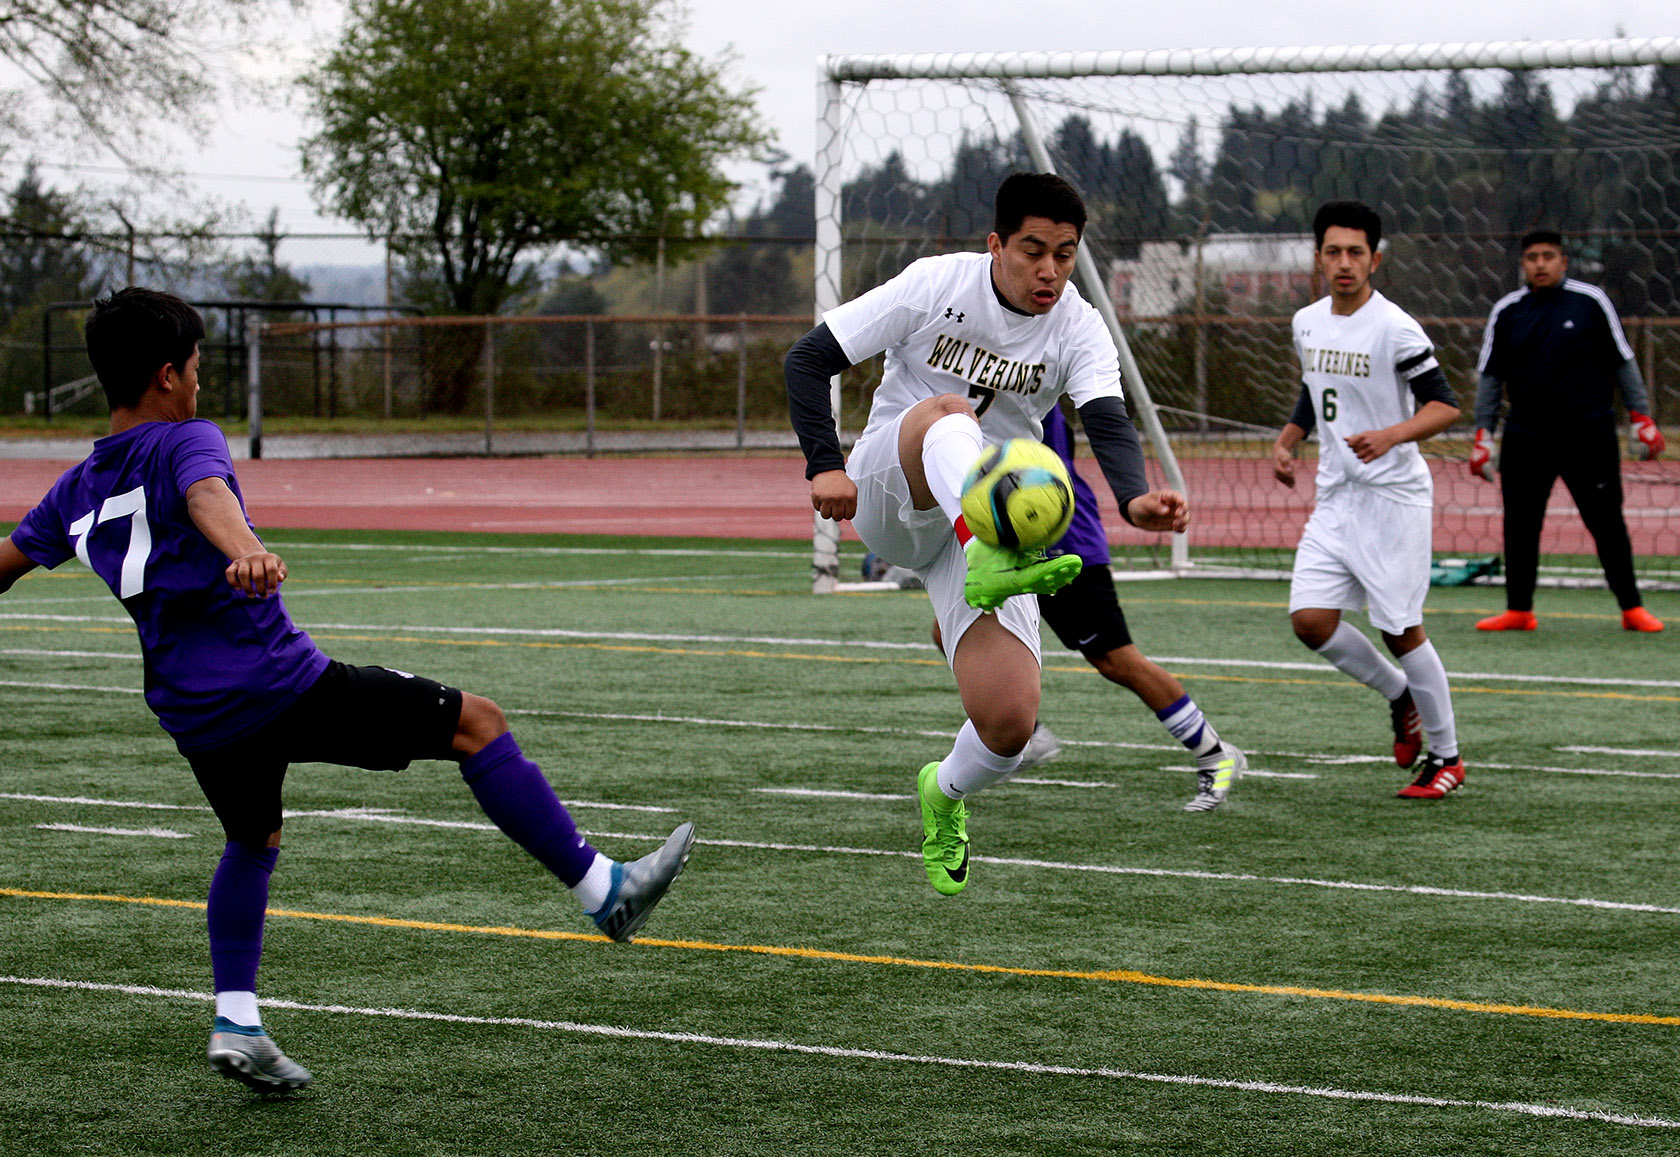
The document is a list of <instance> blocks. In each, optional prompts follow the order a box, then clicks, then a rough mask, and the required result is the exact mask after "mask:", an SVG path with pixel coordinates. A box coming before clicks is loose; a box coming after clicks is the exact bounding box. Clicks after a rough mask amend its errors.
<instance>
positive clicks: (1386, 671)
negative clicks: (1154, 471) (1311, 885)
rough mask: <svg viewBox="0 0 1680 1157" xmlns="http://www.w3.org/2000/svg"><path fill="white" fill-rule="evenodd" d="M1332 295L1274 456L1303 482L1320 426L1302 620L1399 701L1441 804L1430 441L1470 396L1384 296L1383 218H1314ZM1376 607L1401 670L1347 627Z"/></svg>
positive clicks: (1310, 312)
mask: <svg viewBox="0 0 1680 1157" xmlns="http://www.w3.org/2000/svg"><path fill="white" fill-rule="evenodd" d="M1313 238H1314V241H1315V244H1316V260H1317V262H1318V267H1319V271H1320V272H1321V273H1322V274H1323V275H1324V279H1325V281H1326V282H1328V283H1329V286H1330V293H1329V295H1328V296H1326V297H1323V298H1320V299H1319V300H1318V301H1315V302H1314V303H1313V304H1311V305H1309V306H1307V307H1306V308H1304V309H1301V310H1299V311H1297V312H1296V314H1295V320H1294V326H1293V328H1294V336H1295V352H1296V354H1297V355H1298V356H1299V358H1300V362H1301V395H1300V398H1299V399H1298V401H1297V402H1296V405H1295V412H1294V413H1293V414H1292V415H1291V416H1290V419H1289V422H1288V423H1287V424H1286V425H1285V426H1284V427H1283V430H1282V431H1281V432H1280V433H1279V434H1278V437H1277V442H1276V444H1275V445H1274V446H1273V448H1272V471H1273V473H1274V474H1275V475H1276V477H1277V479H1278V481H1279V482H1282V483H1283V484H1284V485H1285V486H1294V485H1295V462H1294V453H1295V448H1296V447H1297V446H1299V445H1300V443H1301V441H1302V439H1304V438H1305V437H1306V436H1307V434H1308V433H1309V432H1311V431H1312V429H1313V428H1314V426H1316V427H1317V428H1318V431H1319V457H1318V498H1317V501H1316V503H1315V505H1314V508H1313V512H1312V517H1311V518H1309V519H1308V520H1307V526H1306V530H1305V531H1303V532H1302V535H1301V542H1300V544H1299V545H1298V546H1297V547H1296V549H1295V570H1294V574H1293V576H1292V577H1291V579H1290V584H1289V620H1290V623H1291V625H1292V626H1293V627H1294V628H1295V637H1296V638H1298V639H1300V640H1301V642H1303V643H1305V644H1306V645H1307V646H1308V647H1311V648H1312V649H1313V650H1314V651H1316V652H1317V653H1318V654H1320V655H1322V656H1324V658H1326V659H1328V660H1329V661H1330V662H1331V663H1332V664H1333V665H1334V666H1335V667H1336V669H1337V670H1339V671H1341V672H1342V673H1343V674H1345V675H1348V676H1349V677H1351V678H1353V679H1356V680H1358V681H1359V682H1361V683H1363V684H1365V685H1366V686H1367V687H1370V688H1371V689H1373V690H1375V691H1377V692H1379V693H1380V694H1381V695H1382V696H1383V697H1384V698H1385V699H1387V700H1388V702H1389V714H1390V720H1391V722H1392V724H1393V727H1394V760H1395V762H1396V763H1398V764H1399V765H1400V766H1401V767H1405V768H1410V767H1413V766H1415V765H1416V763H1417V760H1418V756H1419V755H1420V754H1421V752H1422V747H1423V738H1424V735H1427V736H1428V741H1429V756H1428V759H1427V760H1426V761H1425V763H1424V765H1423V769H1422V770H1421V771H1420V772H1419V773H1418V776H1417V778H1416V780H1414V781H1413V782H1412V783H1409V784H1407V785H1406V786H1405V787H1403V788H1401V789H1400V792H1399V794H1400V795H1401V797H1403V798H1406V799H1440V798H1442V797H1443V796H1445V795H1446V794H1447V793H1448V792H1450V791H1452V790H1454V789H1455V788H1457V787H1458V786H1459V785H1461V784H1462V783H1463V782H1464V760H1463V759H1462V758H1460V756H1459V751H1458V732H1457V728H1456V724H1455V722H1454V719H1453V707H1452V694H1451V692H1450V691H1449V690H1448V687H1447V672H1446V669H1445V668H1444V667H1443V666H1442V664H1441V657H1440V656H1439V655H1438V654H1436V652H1435V645H1434V644H1433V643H1431V642H1430V641H1429V637H1428V636H1427V635H1426V634H1425V633H1424V629H1423V599H1424V596H1425V595H1426V594H1427V593H1428V592H1429V568H1430V562H1431V538H1432V535H1433V529H1434V513H1435V511H1434V503H1435V484H1434V481H1433V479H1432V478H1431V477H1430V474H1429V464H1428V463H1427V462H1425V461H1424V459H1423V454H1422V453H1421V452H1420V451H1419V450H1418V447H1417V443H1419V442H1420V441H1422V440H1423V439H1425V438H1430V437H1433V436H1434V435H1436V434H1439V433H1440V432H1441V431H1442V430H1445V429H1446V428H1447V427H1448V426H1450V425H1452V424H1453V422H1454V420H1456V419H1457V417H1458V400H1457V398H1456V397H1455V396H1454V395H1453V392H1452V387H1451V386H1449V385H1448V384H1447V379H1446V375H1445V374H1443V373H1442V372H1441V367H1440V364H1439V363H1438V362H1437V361H1436V360H1435V348H1434V346H1433V345H1432V344H1431V343H1430V341H1429V338H1428V337H1426V336H1425V335H1424V332H1423V328H1422V327H1421V326H1419V325H1418V323H1417V322H1416V321H1414V320H1413V319H1412V318H1411V316H1410V315H1408V314H1407V313H1406V312H1405V311H1404V310H1402V309H1401V308H1400V307H1399V306H1397V305H1395V304H1394V303H1393V302H1391V301H1389V300H1388V299H1387V298H1386V297H1384V296H1383V295H1382V294H1380V293H1378V292H1377V291H1376V289H1375V288H1374V287H1373V286H1372V285H1371V275H1372V274H1373V273H1375V272H1376V270H1377V267H1378V266H1380V265H1381V264H1382V253H1381V252H1380V251H1379V249H1378V246H1379V245H1380V244H1381V243H1382V218H1381V217H1379V216H1378V215H1377V213H1376V212H1375V211H1374V210H1373V209H1371V208H1370V207H1368V206H1366V205H1364V204H1361V203H1360V202H1358V201H1331V202H1329V203H1328V204H1325V205H1324V206H1322V207H1321V208H1320V209H1319V211H1318V213H1317V215H1316V216H1315V217H1314V218H1313ZM1360 609H1367V610H1368V613H1369V616H1370V620H1371V625H1372V626H1374V627H1376V628H1377V630H1378V631H1379V632H1381V634H1382V639H1383V644H1384V645H1385V646H1386V647H1387V648H1388V650H1389V652H1390V653H1391V654H1392V655H1393V656H1394V657H1395V658H1396V659H1397V660H1398V661H1399V666H1395V665H1394V664H1393V663H1390V662H1389V661H1388V660H1386V659H1384V658H1383V657H1382V655H1381V654H1380V653H1379V652H1378V651H1377V649H1376V647H1375V646H1373V645H1372V644H1371V641H1370V640H1369V639H1368V638H1366V637H1365V636H1364V635H1363V634H1361V633H1360V632H1359V631H1358V630H1356V629H1355V628H1354V627H1353V626H1352V624H1350V623H1347V622H1345V621H1344V620H1343V619H1342V614H1343V612H1344V611H1357V610H1360Z"/></svg>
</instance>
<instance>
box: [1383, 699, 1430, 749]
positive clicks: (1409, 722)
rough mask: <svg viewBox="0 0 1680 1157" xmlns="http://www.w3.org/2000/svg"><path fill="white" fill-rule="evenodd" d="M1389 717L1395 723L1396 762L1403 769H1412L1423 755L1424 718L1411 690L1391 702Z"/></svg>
mask: <svg viewBox="0 0 1680 1157" xmlns="http://www.w3.org/2000/svg"><path fill="white" fill-rule="evenodd" d="M1388 716H1389V719H1390V720H1391V721H1392V722H1393V723H1394V762H1395V763H1397V764H1399V765H1400V766H1401V767H1411V766H1413V765H1414V764H1416V763H1417V761H1418V756H1420V755H1422V754H1423V718H1422V717H1421V716H1420V715H1418V709H1417V704H1416V703H1414V702H1412V693H1411V691H1410V690H1406V691H1402V692H1400V698H1398V699H1392V700H1390V701H1389V704H1388Z"/></svg>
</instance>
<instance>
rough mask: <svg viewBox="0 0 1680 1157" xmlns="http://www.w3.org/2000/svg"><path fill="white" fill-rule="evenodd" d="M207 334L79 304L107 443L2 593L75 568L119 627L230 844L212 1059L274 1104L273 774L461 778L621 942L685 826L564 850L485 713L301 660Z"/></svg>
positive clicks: (426, 685) (280, 1086)
mask: <svg viewBox="0 0 1680 1157" xmlns="http://www.w3.org/2000/svg"><path fill="white" fill-rule="evenodd" d="M203 336H204V323H203V321H202V319H200V317H199V315H198V313H197V311H196V310H194V309H193V308H192V307H191V306H190V305H188V304H187V303H186V302H184V301H182V300H181V299H180V298H178V297H175V296H173V295H171V294H167V293H158V292H155V291H153V290H148V289H139V288H129V289H125V290H122V291H121V292H120V293H116V294H113V295H112V296H110V297H109V298H106V299H104V300H102V301H99V302H96V303H95V304H94V308H93V312H92V313H90V314H89V315H88V320H87V350H88V358H89V360H91V361H92V362H93V368H94V371H95V373H97V374H98V376H99V381H100V384H101V385H102V386H103V387H104V388H105V393H106V397H107V399H108V400H109V402H110V406H111V433H110V436H109V437H105V438H101V439H99V440H98V441H97V442H95V443H94V447H93V453H92V454H90V455H89V456H88V458H87V460H86V461H85V462H82V463H81V464H80V465H77V466H73V467H71V468H70V469H69V470H67V471H66V472H65V473H64V474H63V475H62V476H61V477H60V478H59V480H58V481H57V482H56V483H54V484H53V487H52V489H51V490H49V491H48V492H47V495H46V497H45V498H43V499H42V500H41V502H40V504H39V505H38V506H36V507H35V508H34V509H33V510H31V511H30V512H29V513H28V514H26V515H25V516H24V518H23V521H22V522H20V523H19V524H18V527H17V529H16V530H14V531H13V532H12V534H11V536H10V537H9V538H7V539H5V540H4V541H0V591H6V590H9V589H10V588H11V587H12V585H13V584H14V583H15V582H17V580H18V579H19V578H21V577H22V576H23V575H25V574H27V573H28V572H29V571H31V570H33V569H34V568H35V567H37V566H45V567H47V568H48V569H51V568H53V567H56V566H58V565H59V564H60V563H63V562H66V561H68V560H69V559H72V558H80V559H81V560H82V562H83V563H85V564H86V565H87V566H88V567H89V568H90V569H91V570H93V571H94V573H96V574H97V575H98V576H99V577H100V578H101V579H103V580H104V581H105V583H106V585H108V586H109V587H110V588H111V593H112V594H114V595H116V596H117V598H118V599H119V600H120V601H121V602H122V604H123V609H124V610H126V611H128V613H129V615H130V616H131V617H132V618H133V619H134V624H135V627H136V628H137V630H138V633H139V636H140V650H141V652H142V654H143V655H144V657H145V667H146V688H145V691H146V705H147V706H148V707H150V708H151V709H152V711H153V713H155V714H156V715H157V717H158V722H159V723H161V724H162V725H163V728H164V730H165V731H167V732H168V733H169V734H170V736H171V737H172V738H173V739H174V740H175V745H176V747H177V748H178V749H179V750H180V752H181V754H182V755H183V756H185V757H186V760H187V762H188V763H189V764H190V765H191V766H192V769H193V774H194V775H195V776H196V777H197V779H198V783H199V786H200V788H202V789H203V791H204V795H205V798H206V799H208V800H209V802H210V806H211V808H212V809H213V810H214V811H215V813H216V818H217V819H218V820H220V821H221V824H222V827H223V829H224V830H225V832H226V833H227V844H226V846H225V847H224V848H223V851H222V858H221V862H220V863H219V864H218V865H217V867H216V871H215V875H214V876H213V877H212V879H211V881H210V895H209V904H208V916H207V919H208V923H209V932H210V964H211V970H212V972H213V973H214V977H215V986H216V1015H215V1022H214V1025H213V1027H212V1028H211V1033H210V1047H209V1060H210V1063H211V1065H212V1066H214V1067H215V1068H216V1069H217V1070H218V1071H220V1072H222V1073H225V1074H226V1075H227V1076H230V1077H233V1078H235V1079H236V1080H240V1081H243V1082H244V1083H246V1084H248V1085H250V1086H252V1087H253V1088H256V1089H259V1090H261V1091H265V1092H279V1091H285V1090H289V1089H296V1088H301V1087H302V1086H303V1085H305V1084H307V1083H308V1082H309V1080H310V1074H309V1071H308V1070H307V1069H305V1068H303V1066H301V1065H299V1064H297V1063H295V1062H294V1061H292V1060H291V1059H290V1058H288V1057H287V1056H286V1055H285V1054H284V1053H282V1052H281V1051H280V1049H279V1048H278V1047H277V1046H276V1045H275V1043H274V1041H273V1040H272V1039H271V1038H270V1037H269V1036H268V1034H267V1032H265V1031H264V1029H263V1027H262V1019H261V1016H260V1015H259V1013H258V1011H257V997H256V981H257V966H258V964H259V962H260V960H261V957H262V942H263V920H264V916H265V914H266V912H267V908H268V886H269V876H270V875H271V874H272V873H273V871H274V865H275V862H276V860H277V858H278V857H279V854H280V825H281V805H280V792H281V784H282V783H283V781H284V780H285V777H286V768H287V765H288V764H291V763H298V762H319V763H338V764H345V765H348V766H351V767H363V768H369V769H374V770H384V771H400V770H402V769H403V768H405V767H407V766H408V765H409V763H410V761H412V760H415V759H438V760H450V761H453V762H455V763H458V764H460V766H461V775H462V777H463V778H464V779H465V780H466V782H467V785H468V787H470V788H471V790H472V793H473V795H474V796H475V797H476V798H477V800H478V803H479V806H480V807H482V808H483V809H484V813H485V814H486V815H487V816H489V817H490V819H491V820H493V821H494V822H495V824H496V826H497V827H498V828H500V829H501V830H502V831H503V832H505V833H506V834H507V835H508V836H509V837H510V838H511V839H513V840H514V841H515V842H516V843H518V844H519V845H520V846H521V847H523V848H524V849H525V850H526V851H527V852H529V853H530V854H531V855H532V856H534V857H535V858H536V859H537V860H538V861H539V862H540V863H541V864H542V865H543V866H544V867H546V868H547V869H548V870H549V871H551V872H553V873H554V874H555V875H556V876H558V877H559V878H560V880H561V882H562V883H564V884H565V885H566V886H567V887H568V888H570V889H571V891H572V894H573V895H574V896H575V897H577V899H578V900H579V901H580V902H581V904H582V905H583V909H584V911H585V912H586V913H587V914H588V915H590V916H591V917H593V919H594V921H595V924H596V926H597V927H599V928H600V929H601V931H603V932H605V933H606V934H607V935H609V936H611V937H612V938H613V939H615V940H628V939H630V937H631V935H632V934H633V933H634V932H635V931H636V929H637V928H639V927H640V926H641V924H642V923H643V922H644V921H645V920H646V919H647V916H648V913H649V912H650V911H651V910H652V909H653V906H654V905H655V904H657V903H658V902H659V899H660V897H661V896H663V895H664V894H665V891H666V889H667V888H669V887H670V885H671V882H672V880H674V879H675V878H676V876H677V873H678V872H680V871H681V870H682V867H683V863H684V862H685V861H686V860H687V858H688V851H689V848H690V846H691V845H692V843H693V840H694V826H693V825H692V824H686V823H685V824H682V825H681V826H679V827H678V828H677V830H676V831H675V832H673V833H672V834H671V836H670V838H669V839H668V840H666V842H665V843H664V845H663V846H662V847H660V848H659V849H658V850H657V851H655V852H653V853H651V854H650V855H647V856H644V857H643V858H641V859H639V860H636V861H633V862H631V863H619V862H617V861H614V860H610V859H608V858H607V857H606V856H604V855H602V854H601V853H599V852H597V851H596V850H595V849H594V848H592V847H591V846H590V845H589V844H588V843H587V842H585V840H584V839H583V837H582V836H580V835H579V834H578V831H577V828H576V826H575V825H574V824H573V822H572V818H571V816H570V814H569V813H568V812H567V811H566V808H565V806H564V805H562V804H561V802H560V801H559V800H558V799H557V798H555V795H554V789H553V788H552V787H550V786H549V783H548V780H547V779H546V778H544V776H543V773H542V769H541V768H539V767H538V766H537V765H536V764H535V763H532V762H531V761H530V760H529V759H527V758H526V757H525V755H524V753H523V752H521V751H520V749H519V744H518V743H517V742H516V741H515V740H514V738H513V735H512V734H511V733H510V732H509V731H508V725H507V717H506V716H505V715H503V713H502V710H501V708H500V707H498V706H496V704H495V703H493V702H491V701H490V700H489V699H485V698H483V697H481V696H478V695H472V694H469V693H467V692H463V691H458V690H456V689H455V688H453V687H446V686H444V685H443V684H441V683H435V682H433V681H432V680H430V679H423V678H420V677H419V676H416V675H410V674H407V673H406V672H402V671H395V670H388V669H386V668H384V667H351V666H347V665H346V664H344V663H338V662H334V661H333V660H332V659H329V658H328V657H327V656H326V655H325V654H323V653H322V652H321V651H320V650H319V649H317V648H316V646H315V644H314V642H313V641H312V640H311V639H310V638H309V636H308V635H307V634H305V633H304V632H303V631H301V630H299V629H298V628H297V627H296V626H295V625H294V624H293V623H292V620H291V616H290V615H288V614H287V613H286V608H285V605H284V603H283V602H282V601H281V598H280V584H281V583H282V582H284V581H285V579H286V564H285V562H284V561H282V560H281V558H280V556H279V555H276V554H275V553H273V552H272V551H270V550H269V549H268V548H267V547H266V546H264V545H263V543H262V542H261V540H259V539H258V538H257V535H256V532H255V530H254V529H253V528H252V526H251V523H250V521H249V519H248V518H247V517H246V514H245V503H244V499H243V497H242V496H241V494H240V491H239V481H238V479H237V478H235V477H234V472H233V463H232V461H231V460H230V458H229V455H228V449H227V440H226V439H225V438H224V437H223V436H222V432H221V430H220V429H218V428H217V427H216V425H215V424H214V423H212V422H207V421H203V420H200V419H196V418H195V417H194V415H195V414H196V412H197V407H198V364H199V353H198V342H199V339H201V338H202V337H203Z"/></svg>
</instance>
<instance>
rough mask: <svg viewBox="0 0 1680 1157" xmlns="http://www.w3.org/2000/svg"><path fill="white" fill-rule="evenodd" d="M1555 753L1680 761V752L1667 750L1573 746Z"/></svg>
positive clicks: (1555, 749) (1556, 749)
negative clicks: (1630, 756) (1629, 756)
mask: <svg viewBox="0 0 1680 1157" xmlns="http://www.w3.org/2000/svg"><path fill="white" fill-rule="evenodd" d="M1553 750H1554V751H1565V752H1568V753H1569V754H1571V755H1634V756H1645V755H1648V756H1654V757H1655V758H1657V759H1680V751H1674V750H1669V749H1666V748H1649V747H1587V746H1584V745H1571V746H1569V747H1557V748H1553Z"/></svg>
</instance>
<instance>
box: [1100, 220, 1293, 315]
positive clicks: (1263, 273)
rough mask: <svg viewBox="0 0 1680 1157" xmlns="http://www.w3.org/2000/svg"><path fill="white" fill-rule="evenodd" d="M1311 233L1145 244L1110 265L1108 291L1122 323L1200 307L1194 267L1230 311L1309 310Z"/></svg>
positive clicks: (1207, 289) (1207, 288)
mask: <svg viewBox="0 0 1680 1157" xmlns="http://www.w3.org/2000/svg"><path fill="white" fill-rule="evenodd" d="M1312 252H1313V239H1312V234H1310V233H1219V234H1215V235H1213V236H1211V237H1206V238H1203V239H1202V240H1201V241H1200V243H1199V244H1198V243H1197V241H1195V240H1193V239H1191V240H1185V241H1145V242H1144V243H1143V246H1142V248H1141V250H1140V251H1139V254H1138V256H1137V258H1136V259H1135V260H1120V261H1114V262H1111V263H1110V264H1109V275H1108V280H1109V293H1110V294H1111V295H1112V297H1113V299H1114V308H1115V311H1116V312H1117V313H1118V314H1119V315H1120V316H1121V317H1122V318H1134V319H1135V318H1150V317H1164V316H1167V315H1169V314H1174V313H1185V312H1189V311H1192V310H1194V308H1195V305H1196V268H1197V263H1198V259H1199V260H1200V265H1201V277H1202V287H1203V290H1204V292H1205V293H1206V294H1207V295H1208V297H1217V298H1219V299H1222V300H1223V302H1224V305H1225V308H1226V309H1228V310H1230V311H1231V312H1232V313H1251V312H1254V311H1255V310H1256V309H1257V308H1258V307H1260V306H1261V305H1263V304H1265V305H1295V306H1299V305H1305V304H1306V303H1307V302H1308V301H1309V300H1311V298H1312V295H1313V273H1312Z"/></svg>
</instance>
